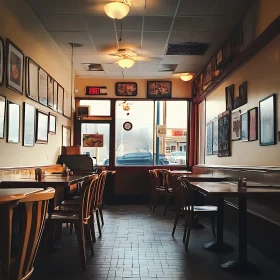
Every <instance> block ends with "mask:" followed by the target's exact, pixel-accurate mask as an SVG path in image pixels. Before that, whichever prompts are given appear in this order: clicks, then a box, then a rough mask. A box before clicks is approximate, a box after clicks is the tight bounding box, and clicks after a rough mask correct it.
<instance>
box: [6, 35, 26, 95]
mask: <svg viewBox="0 0 280 280" xmlns="http://www.w3.org/2000/svg"><path fill="white" fill-rule="evenodd" d="M6 57H7V64H6V86H7V87H8V88H9V89H11V90H13V91H15V92H17V93H19V94H23V83H24V82H23V79H24V54H23V51H22V50H21V49H20V48H18V47H17V46H16V45H15V44H14V43H13V42H12V41H11V40H9V39H7V40H6Z"/></svg>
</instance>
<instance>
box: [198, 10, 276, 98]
mask: <svg viewBox="0 0 280 280" xmlns="http://www.w3.org/2000/svg"><path fill="white" fill-rule="evenodd" d="M278 34H280V16H278V17H277V18H276V19H275V20H274V21H273V22H272V23H271V24H270V25H269V26H268V27H267V28H266V29H265V31H264V32H263V33H262V34H261V35H260V36H259V37H258V38H257V39H256V40H255V41H254V42H253V43H252V44H251V45H250V46H249V47H248V48H247V49H246V50H245V51H243V52H241V53H239V54H238V55H237V56H236V57H235V58H234V59H233V60H232V62H231V63H230V64H229V65H228V66H227V68H225V69H224V70H223V72H222V73H221V74H220V75H219V76H217V77H215V78H213V79H212V83H211V84H210V85H209V86H208V87H207V89H205V90H204V92H203V93H202V94H201V95H200V96H198V97H196V98H195V99H194V102H195V103H201V102H202V101H203V100H204V99H205V98H206V97H207V96H208V95H209V94H210V93H212V92H213V91H214V90H215V89H216V88H217V87H218V86H219V85H221V84H222V83H223V81H224V80H225V79H226V78H227V77H228V76H229V75H231V74H233V73H234V72H235V71H236V70H238V69H239V68H240V67H241V66H243V65H244V64H245V63H246V62H248V61H249V60H250V59H251V58H253V57H254V56H255V55H256V54H257V53H258V52H259V51H261V50H262V49H263V48H264V47H266V46H267V45H268V44H269V43H270V42H271V41H272V40H273V39H274V38H275V37H276V36H277V35H278Z"/></svg>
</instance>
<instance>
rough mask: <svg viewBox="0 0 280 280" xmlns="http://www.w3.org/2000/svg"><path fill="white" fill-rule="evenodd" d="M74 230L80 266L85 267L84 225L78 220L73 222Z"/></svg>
mask: <svg viewBox="0 0 280 280" xmlns="http://www.w3.org/2000/svg"><path fill="white" fill-rule="evenodd" d="M74 226H75V232H76V234H77V239H78V245H79V253H80V258H81V264H82V268H83V269H86V268H87V258H86V248H85V235H84V227H83V225H81V222H80V221H77V222H75V224H74Z"/></svg>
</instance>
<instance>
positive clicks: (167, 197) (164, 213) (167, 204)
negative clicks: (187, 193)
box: [163, 194, 169, 216]
mask: <svg viewBox="0 0 280 280" xmlns="http://www.w3.org/2000/svg"><path fill="white" fill-rule="evenodd" d="M168 206H169V195H168V194H166V195H165V208H164V212H163V215H164V216H165V215H166V210H167V208H168Z"/></svg>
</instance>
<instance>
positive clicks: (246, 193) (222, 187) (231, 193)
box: [191, 182, 280, 275]
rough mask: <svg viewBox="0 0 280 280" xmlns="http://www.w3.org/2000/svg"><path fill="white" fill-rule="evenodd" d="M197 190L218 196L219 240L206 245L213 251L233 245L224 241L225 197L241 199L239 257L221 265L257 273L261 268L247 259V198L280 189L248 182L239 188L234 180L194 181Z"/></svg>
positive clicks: (238, 271) (253, 273)
mask: <svg viewBox="0 0 280 280" xmlns="http://www.w3.org/2000/svg"><path fill="white" fill-rule="evenodd" d="M191 185H192V186H193V187H194V189H196V190H197V191H199V192H201V193H203V194H206V195H214V196H217V197H218V221H217V240H216V241H215V242H211V243H207V244H205V245H204V248H205V249H206V250H209V251H212V252H228V251H230V250H232V247H231V246H230V245H228V244H227V243H225V242H224V241H223V220H224V197H238V199H239V259H238V260H234V261H228V262H225V263H223V264H222V265H221V267H222V268H223V269H225V270H227V271H230V272H233V273H238V274H246V275H256V274H259V273H260V270H259V269H258V268H257V267H256V266H255V265H254V264H253V263H251V262H249V261H248V259H247V198H248V197H251V196H255V195H265V194H272V193H275V195H280V189H277V188H273V186H270V185H265V184H260V183H255V182H247V186H248V187H247V188H245V189H242V190H240V191H239V190H238V188H237V183H233V182H216V183H213V182H192V183H191Z"/></svg>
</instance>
